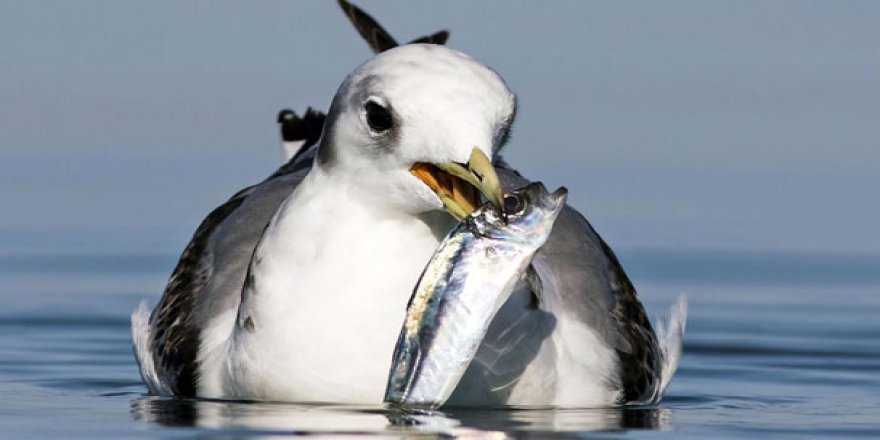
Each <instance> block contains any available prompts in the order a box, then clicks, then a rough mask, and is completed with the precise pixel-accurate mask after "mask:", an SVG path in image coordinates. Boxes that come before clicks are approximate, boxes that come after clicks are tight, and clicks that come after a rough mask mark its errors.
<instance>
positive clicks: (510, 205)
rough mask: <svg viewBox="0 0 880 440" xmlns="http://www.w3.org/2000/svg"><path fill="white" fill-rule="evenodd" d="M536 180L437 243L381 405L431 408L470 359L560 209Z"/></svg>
mask: <svg viewBox="0 0 880 440" xmlns="http://www.w3.org/2000/svg"><path fill="white" fill-rule="evenodd" d="M566 196H567V191H566V189H565V188H560V189H558V190H556V192H554V193H553V194H550V193H549V192H548V191H547V188H545V187H544V185H543V184H541V183H539V182H536V183H532V184H530V185H528V186H526V187H524V188H521V189H519V190H517V191H514V192H512V193H509V194H507V195H506V196H505V197H504V208H503V211H504V212H503V213H501V214H499V213H498V212H496V210H495V209H494V208H493V207H492V206H491V205H490V204H486V205H484V206H483V207H481V208H480V209H477V210H476V211H474V212H473V213H471V214H470V215H469V216H467V217H465V218H464V219H463V220H462V221H461V222H460V223H459V224H458V226H456V227H455V228H454V229H453V230H452V231H451V232H450V233H449V235H447V236H446V238H445V239H444V240H443V242H442V243H440V246H439V247H438V248H437V250H436V251H435V252H434V256H433V257H432V258H431V261H430V262H428V265H427V267H425V270H424V272H422V276H421V278H420V279H419V282H418V283H417V284H416V287H415V289H414V291H413V295H412V297H411V298H410V301H409V305H408V306H407V311H406V319H405V320H404V322H403V328H402V329H401V331H400V337H399V338H398V340H397V345H396V347H395V350H394V356H393V358H392V363H391V371H390V373H389V377H388V385H387V387H386V388H385V401H386V402H388V403H394V404H405V405H414V406H419V407H428V408H436V407H439V406H440V405H443V403H445V402H446V399H448V398H449V395H450V394H452V391H453V390H454V389H455V387H456V385H458V382H459V380H460V379H461V376H462V375H463V374H464V371H465V370H466V369H467V367H468V365H469V364H470V363H471V361H472V360H473V358H474V355H475V354H476V352H477V348H478V347H479V345H480V342H481V341H482V340H483V338H484V337H485V335H486V331H487V330H488V328H489V324H490V323H491V321H492V318H493V317H494V316H495V314H496V313H497V312H498V309H499V308H500V307H501V305H502V304H504V302H505V301H507V299H508V298H509V297H510V294H511V293H512V291H513V288H514V286H515V285H516V283H517V281H518V280H519V279H520V277H521V276H522V275H523V273H524V272H525V271H526V268H527V267H528V266H529V264H530V263H531V261H532V258H533V257H534V255H535V253H536V252H537V251H538V249H539V248H540V247H541V246H543V245H544V242H545V241H547V237H548V236H549V235H550V231H551V230H552V228H553V223H554V222H555V221H556V217H557V216H558V215H559V213H560V211H561V210H562V207H563V206H565V199H566Z"/></svg>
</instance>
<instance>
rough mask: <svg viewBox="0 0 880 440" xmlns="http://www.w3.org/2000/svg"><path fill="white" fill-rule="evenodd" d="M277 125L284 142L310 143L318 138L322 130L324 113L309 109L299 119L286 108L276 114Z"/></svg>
mask: <svg viewBox="0 0 880 440" xmlns="http://www.w3.org/2000/svg"><path fill="white" fill-rule="evenodd" d="M278 123H279V124H280V125H281V139H282V140H284V142H295V141H312V140H315V139H317V138H318V137H320V135H321V130H322V129H323V128H324V113H322V112H320V111H317V110H315V109H313V108H311V107H309V108H307V109H306V112H305V113H304V114H303V116H302V117H300V116H299V115H297V114H296V112H294V111H293V110H291V109H287V108H286V109H283V110H281V111H280V112H278Z"/></svg>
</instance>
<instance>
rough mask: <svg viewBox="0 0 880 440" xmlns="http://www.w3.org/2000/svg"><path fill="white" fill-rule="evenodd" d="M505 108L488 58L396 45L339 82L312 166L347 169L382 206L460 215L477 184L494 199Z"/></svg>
mask: <svg viewBox="0 0 880 440" xmlns="http://www.w3.org/2000/svg"><path fill="white" fill-rule="evenodd" d="M515 113H516V97H515V96H514V94H513V93H512V92H511V91H510V89H509V88H508V87H507V84H505V82H504V80H503V79H502V78H501V77H500V76H499V75H498V74H497V73H496V72H495V71H493V70H492V69H490V68H489V67H487V66H485V65H483V64H481V63H479V62H477V61H476V60H474V59H473V58H471V57H469V56H467V55H465V54H463V53H461V52H458V51H456V50H453V49H449V48H447V47H444V46H439V45H433V44H413V45H405V46H400V47H397V48H394V49H391V50H388V51H386V52H383V53H381V54H379V55H377V56H375V57H374V58H372V59H370V60H369V61H367V62H365V63H364V64H362V65H361V66H360V67H358V68H357V69H355V71H354V72H352V73H351V74H349V75H348V77H347V78H346V79H345V81H344V82H343V83H342V85H341V86H340V87H339V90H338V91H337V93H336V96H335V97H334V98H333V103H332V105H331V106H330V111H329V113H328V115H327V123H326V125H325V127H324V134H323V137H322V141H321V145H320V148H319V150H318V160H317V167H318V168H320V169H322V170H323V171H325V172H328V173H331V172H332V173H337V172H339V173H345V175H346V176H348V177H349V178H352V179H355V182H356V184H357V186H358V187H359V188H363V189H365V190H366V193H367V194H370V195H373V196H376V199H375V200H371V203H378V204H380V206H381V207H383V208H392V209H397V210H402V211H405V212H409V213H420V212H426V211H431V210H438V209H443V208H445V209H446V210H447V211H449V212H450V213H451V214H452V215H454V216H456V217H458V218H461V217H464V216H465V215H467V214H469V213H470V212H472V211H473V210H474V209H475V208H476V207H477V206H479V204H480V193H482V194H484V195H485V196H486V199H487V200H489V201H490V202H492V203H494V204H495V205H496V206H499V207H500V205H501V189H500V185H499V183H498V178H497V176H496V175H495V171H494V169H493V168H492V165H491V159H492V157H493V155H494V154H495V153H496V152H497V151H498V149H500V148H501V146H502V145H503V144H504V142H505V141H506V140H507V137H508V133H509V131H510V127H511V125H512V123H513V119H514V116H515Z"/></svg>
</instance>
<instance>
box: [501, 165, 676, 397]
mask: <svg viewBox="0 0 880 440" xmlns="http://www.w3.org/2000/svg"><path fill="white" fill-rule="evenodd" d="M496 170H497V171H498V176H499V178H500V179H501V182H502V185H503V187H504V190H505V191H510V190H512V189H515V188H519V187H522V186H524V185H526V184H528V183H530V181H529V180H528V179H526V178H525V177H523V176H522V175H520V174H519V173H518V172H516V171H515V170H513V169H512V168H511V167H510V166H509V165H507V164H506V163H505V162H504V161H503V160H501V159H498V160H497V161H496ZM532 264H533V265H534V267H535V271H536V272H537V275H538V278H539V280H537V281H535V280H533V281H530V284H532V286H533V289H534V288H535V287H537V288H539V289H540V290H541V291H540V292H536V293H537V294H538V295H539V296H545V297H546V296H548V295H552V296H553V297H554V298H555V299H556V301H558V302H559V304H560V305H561V307H562V308H563V309H564V310H568V311H570V312H571V314H572V316H575V317H576V318H577V319H579V320H581V321H582V322H584V323H585V324H587V325H589V326H590V328H592V329H593V330H594V331H596V333H597V334H598V335H599V336H600V337H601V338H603V339H604V340H605V341H607V342H608V344H609V345H610V346H611V347H614V349H615V350H616V352H617V355H618V357H619V361H620V367H621V373H620V377H619V378H618V379H619V386H620V388H621V396H622V402H621V403H624V402H650V401H653V400H654V399H655V398H656V397H657V394H658V393H659V388H660V374H659V373H660V368H661V367H660V366H661V355H660V348H659V345H658V343H657V337H656V335H655V334H654V329H653V328H652V327H651V323H650V321H648V318H647V315H646V314H645V308H644V307H643V306H642V303H641V302H640V301H639V297H638V294H637V293H636V290H635V288H634V287H633V285H632V282H630V280H629V277H627V275H626V273H625V272H624V270H623V267H622V266H621V265H620V262H619V261H618V260H617V257H616V256H615V255H614V252H613V251H612V250H611V248H610V247H609V246H608V245H607V244H606V243H605V241H603V240H602V238H601V237H600V236H599V234H598V233H596V231H595V230H594V229H593V227H592V226H591V225H590V223H589V222H588V221H587V220H586V219H585V218H584V216H583V215H581V214H580V213H579V212H578V211H577V210H575V209H574V208H572V207H570V206H566V208H565V210H564V211H563V212H562V214H560V216H559V219H558V220H557V221H556V224H555V225H554V227H553V232H552V233H551V234H550V237H549V238H548V240H547V243H546V244H545V245H544V246H543V247H542V248H541V250H540V251H538V253H537V254H536V256H535V259H534V261H533V263H532ZM538 286H540V287H538Z"/></svg>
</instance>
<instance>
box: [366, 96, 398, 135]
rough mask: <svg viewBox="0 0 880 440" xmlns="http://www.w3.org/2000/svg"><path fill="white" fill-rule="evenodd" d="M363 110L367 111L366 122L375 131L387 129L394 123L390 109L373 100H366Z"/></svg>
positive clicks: (379, 131)
mask: <svg viewBox="0 0 880 440" xmlns="http://www.w3.org/2000/svg"><path fill="white" fill-rule="evenodd" d="M364 111H366V112H367V124H368V125H369V126H370V128H371V129H372V130H373V131H375V132H377V133H381V132H383V131H387V130H388V129H390V128H391V127H392V126H393V125H394V121H393V118H392V117H391V111H390V110H388V109H387V108H385V107H382V106H381V105H380V104H378V103H376V102H374V101H367V103H366V105H364Z"/></svg>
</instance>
